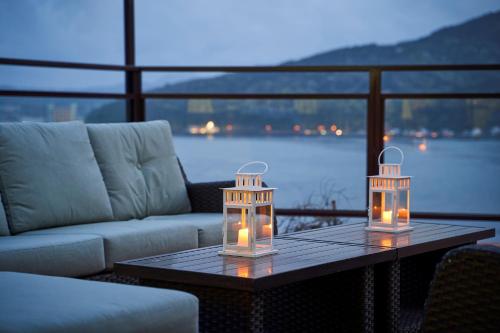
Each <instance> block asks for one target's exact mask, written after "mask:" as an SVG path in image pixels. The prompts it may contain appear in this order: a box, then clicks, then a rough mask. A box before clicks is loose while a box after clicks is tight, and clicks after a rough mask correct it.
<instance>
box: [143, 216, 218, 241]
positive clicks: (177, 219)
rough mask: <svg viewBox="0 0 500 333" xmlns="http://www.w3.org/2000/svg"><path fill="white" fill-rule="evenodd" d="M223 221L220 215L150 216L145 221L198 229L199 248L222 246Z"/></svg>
mask: <svg viewBox="0 0 500 333" xmlns="http://www.w3.org/2000/svg"><path fill="white" fill-rule="evenodd" d="M222 219H223V217H222V214H220V213H191V214H180V215H164V216H149V217H147V218H145V219H144V220H146V221H151V220H154V221H165V222H166V223H182V224H184V225H192V226H195V227H196V229H198V247H205V246H212V245H219V244H222Z"/></svg>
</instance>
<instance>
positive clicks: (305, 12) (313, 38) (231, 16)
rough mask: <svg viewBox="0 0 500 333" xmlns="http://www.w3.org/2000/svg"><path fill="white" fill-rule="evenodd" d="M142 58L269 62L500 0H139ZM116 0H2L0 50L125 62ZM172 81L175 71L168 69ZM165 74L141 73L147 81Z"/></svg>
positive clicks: (100, 76)
mask: <svg viewBox="0 0 500 333" xmlns="http://www.w3.org/2000/svg"><path fill="white" fill-rule="evenodd" d="M135 6H136V49H137V55H136V57H137V63H138V64H140V65H270V64H279V63H281V62H284V61H288V60H293V59H300V58H303V57H307V56H309V55H313V54H316V53H319V52H323V51H327V50H331V49H335V48H339V47H346V46H354V45H362V44H367V43H377V44H392V43H396V42H400V41H405V40H411V39H416V38H419V37H423V36H425V35H427V34H429V33H431V32H433V31H435V30H436V29H439V28H442V27H445V26H449V25H454V24H459V23H461V22H463V21H466V20H468V19H470V18H473V17H476V16H479V15H483V14H485V13H488V12H491V11H496V10H500V0H474V1H471V0H441V1H438V0H420V1H411V0H378V1H369V0H365V1H361V0H350V1H345V0H252V1H236V0H136V4H135ZM123 44H124V43H123V4H122V0H0V57H12V58H33V59H46V60H63V61H75V62H94V63H112V64H122V63H123V61H124V57H123ZM170 78H171V79H173V78H175V77H173V76H171V77H170ZM165 79H166V78H165V74H150V75H149V76H147V77H145V81H146V83H147V84H148V85H156V84H159V82H162V81H164V80H165ZM122 81H123V75H122V74H120V73H114V72H111V73H103V72H95V71H74V70H53V69H51V70H47V69H36V68H19V67H12V66H0V86H12V87H16V88H37V89H67V90H73V89H87V88H89V89H91V90H96V89H97V88H96V87H99V89H114V88H110V87H114V86H120V87H121V85H122V83H123V82H122Z"/></svg>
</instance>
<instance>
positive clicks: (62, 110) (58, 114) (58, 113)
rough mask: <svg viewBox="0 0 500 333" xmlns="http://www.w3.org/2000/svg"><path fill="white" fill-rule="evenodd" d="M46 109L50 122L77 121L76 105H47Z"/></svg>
mask: <svg viewBox="0 0 500 333" xmlns="http://www.w3.org/2000/svg"><path fill="white" fill-rule="evenodd" d="M48 109H49V115H50V117H51V120H52V121H55V122H61V121H71V120H76V119H77V118H76V117H77V111H78V105H77V104H76V103H71V104H69V105H54V104H49V105H48Z"/></svg>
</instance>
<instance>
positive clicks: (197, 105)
mask: <svg viewBox="0 0 500 333" xmlns="http://www.w3.org/2000/svg"><path fill="white" fill-rule="evenodd" d="M187 111H188V113H214V107H213V105H212V100H211V99H190V100H188V105H187Z"/></svg>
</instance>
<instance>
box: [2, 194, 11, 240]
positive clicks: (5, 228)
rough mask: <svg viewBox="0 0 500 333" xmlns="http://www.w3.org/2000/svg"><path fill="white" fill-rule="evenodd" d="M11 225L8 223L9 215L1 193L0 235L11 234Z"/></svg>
mask: <svg viewBox="0 0 500 333" xmlns="http://www.w3.org/2000/svg"><path fill="white" fill-rule="evenodd" d="M9 235H10V231H9V225H8V224H7V217H6V216H5V210H4V208H3V203H2V196H1V195H0V236H9Z"/></svg>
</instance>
